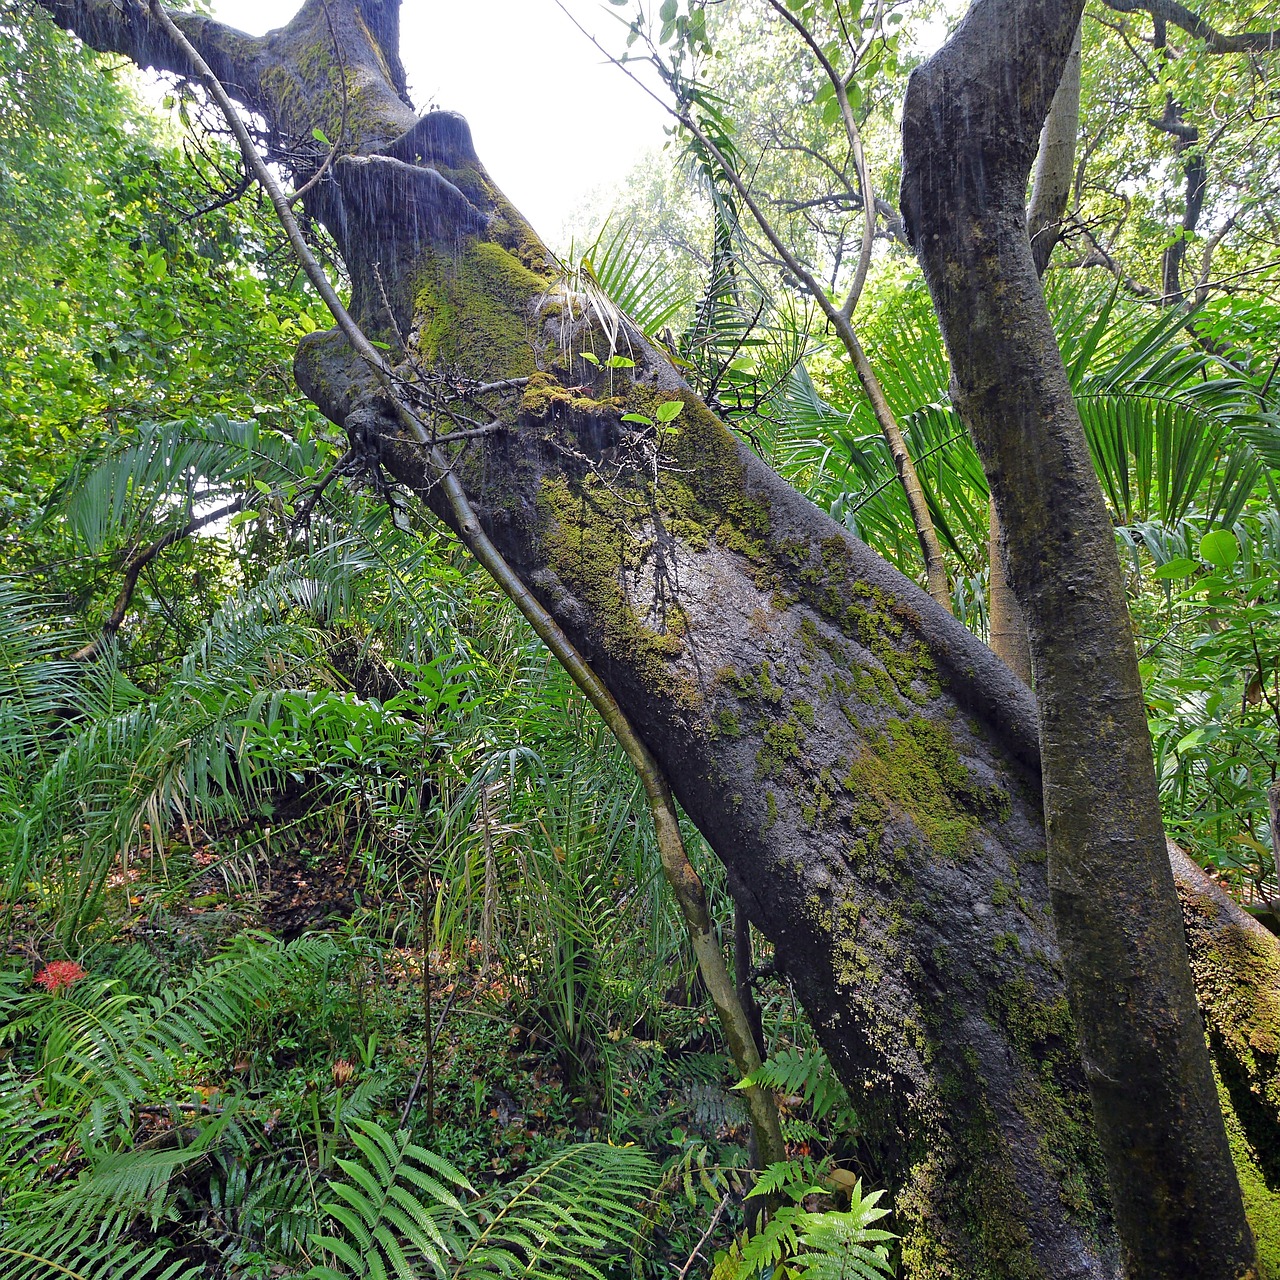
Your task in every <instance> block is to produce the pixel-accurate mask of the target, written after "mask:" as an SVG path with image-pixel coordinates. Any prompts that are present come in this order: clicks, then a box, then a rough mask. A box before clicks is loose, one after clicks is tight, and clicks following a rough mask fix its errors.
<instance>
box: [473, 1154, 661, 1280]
mask: <svg viewBox="0 0 1280 1280" xmlns="http://www.w3.org/2000/svg"><path fill="white" fill-rule="evenodd" d="M656 1185H657V1171H656V1168H655V1166H654V1164H653V1161H652V1160H651V1159H650V1158H649V1157H648V1155H646V1154H645V1153H644V1152H643V1151H640V1150H638V1149H637V1148H635V1147H614V1146H609V1145H606V1144H604V1143H595V1142H587V1143H581V1144H579V1145H577V1146H573V1147H570V1148H568V1149H567V1150H566V1151H563V1152H561V1153H560V1154H559V1155H556V1156H553V1157H552V1158H551V1159H549V1160H546V1161H544V1162H543V1163H542V1164H540V1165H538V1166H537V1167H536V1168H534V1169H532V1170H530V1171H529V1173H527V1174H526V1175H525V1176H524V1178H523V1179H522V1180H521V1181H520V1182H519V1183H518V1184H516V1186H515V1187H514V1189H512V1188H504V1189H503V1190H501V1191H498V1192H495V1193H493V1194H492V1195H490V1196H488V1197H486V1198H485V1199H483V1200H480V1201H479V1202H477V1203H476V1204H474V1205H472V1206H470V1208H469V1214H468V1220H469V1222H470V1223H473V1224H479V1223H483V1224H484V1225H483V1227H482V1228H481V1229H480V1231H479V1234H478V1235H477V1236H476V1238H475V1240H474V1241H473V1243H472V1244H471V1246H470V1247H469V1248H468V1249H467V1251H466V1253H465V1254H464V1255H463V1256H462V1257H461V1258H460V1259H459V1260H458V1263H457V1265H456V1266H455V1267H454V1268H453V1270H452V1273H451V1274H452V1277H453V1280H471V1278H473V1277H474V1278H478V1277H481V1276H492V1275H494V1274H495V1273H496V1274H498V1275H503V1276H509V1275H516V1274H519V1275H521V1276H525V1277H528V1278H529V1280H570V1278H571V1277H575V1276H581V1277H590V1278H591V1280H602V1270H601V1264H602V1263H603V1260H604V1259H605V1258H606V1257H608V1256H619V1255H622V1256H625V1255H626V1254H627V1253H629V1252H630V1251H632V1250H633V1248H634V1246H635V1243H636V1237H637V1236H638V1234H639V1232H640V1229H641V1227H642V1225H643V1222H644V1220H645V1218H644V1213H643V1205H644V1204H645V1203H646V1202H647V1201H648V1199H649V1198H650V1197H651V1196H652V1194H653V1192H654V1189H655V1187H656Z"/></svg>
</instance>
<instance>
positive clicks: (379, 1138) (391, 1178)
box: [307, 1120, 470, 1280]
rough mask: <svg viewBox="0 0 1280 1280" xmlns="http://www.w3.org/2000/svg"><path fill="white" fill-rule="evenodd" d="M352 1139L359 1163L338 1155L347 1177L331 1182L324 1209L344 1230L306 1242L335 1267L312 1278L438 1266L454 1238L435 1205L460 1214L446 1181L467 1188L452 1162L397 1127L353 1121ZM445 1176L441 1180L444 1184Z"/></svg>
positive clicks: (397, 1273)
mask: <svg viewBox="0 0 1280 1280" xmlns="http://www.w3.org/2000/svg"><path fill="white" fill-rule="evenodd" d="M351 1140H352V1141H353V1142H354V1143H355V1145H356V1147H357V1148H358V1150H359V1152H360V1154H361V1155H362V1156H363V1157H364V1159H363V1160H339V1161H338V1162H337V1163H338V1167H339V1168H340V1169H341V1170H342V1172H343V1173H345V1174H346V1175H347V1177H348V1178H349V1179H350V1181H349V1182H331V1183H330V1184H329V1189H330V1191H332V1192H333V1193H334V1195H335V1196H337V1197H338V1198H337V1199H335V1200H329V1201H327V1202H326V1203H325V1204H324V1206H323V1208H324V1210H325V1211H326V1212H327V1213H328V1214H329V1216H330V1217H331V1218H332V1219H333V1222H334V1224H335V1227H336V1228H337V1230H338V1231H340V1232H341V1234H337V1235H335V1234H323V1233H317V1234H314V1235H312V1237H311V1243H312V1245H313V1246H314V1247H316V1248H318V1249H324V1250H326V1251H327V1252H328V1253H330V1254H332V1255H333V1258H334V1260H335V1261H336V1262H337V1263H338V1266H331V1265H317V1266H314V1267H312V1269H311V1270H310V1271H308V1272H307V1276H308V1277H311V1278H312V1280H345V1278H346V1277H361V1278H362V1280H363V1277H370V1280H388V1277H392V1276H394V1277H399V1278H400V1280H413V1278H415V1277H417V1276H420V1275H425V1274H426V1271H425V1270H424V1269H423V1267H422V1265H421V1264H422V1263H426V1264H428V1266H429V1267H430V1268H431V1269H432V1270H443V1269H444V1267H445V1264H446V1259H447V1257H448V1256H449V1255H450V1254H452V1253H453V1252H455V1250H456V1247H457V1237H456V1236H446V1234H445V1231H444V1230H442V1224H441V1222H440V1220H439V1218H438V1216H437V1215H434V1214H433V1213H432V1211H431V1210H432V1208H439V1207H441V1206H443V1207H444V1208H446V1209H452V1210H454V1211H455V1212H458V1213H462V1212H464V1210H463V1206H462V1202H461V1201H460V1200H459V1199H458V1196H457V1194H456V1192H455V1191H453V1190H451V1189H450V1187H449V1186H448V1185H447V1184H450V1183H451V1184H452V1185H453V1186H454V1187H457V1188H459V1189H460V1190H463V1191H468V1190H470V1185H469V1184H468V1182H467V1181H466V1179H465V1178H464V1177H463V1176H462V1174H460V1173H459V1172H458V1171H457V1170H456V1169H455V1168H454V1167H453V1166H452V1165H451V1164H449V1163H448V1162H447V1161H445V1160H442V1159H441V1158H440V1157H439V1156H437V1155H434V1154H433V1153H432V1152H430V1151H428V1150H427V1149H426V1148H425V1147H420V1146H418V1145H416V1144H415V1143H413V1142H411V1141H410V1140H409V1134H408V1132H407V1131H406V1130H404V1129H401V1130H398V1131H397V1132H396V1133H394V1134H392V1133H389V1132H388V1131H387V1130H386V1129H384V1128H383V1127H382V1126H381V1125H380V1124H378V1123H376V1122H375V1121H372V1120H365V1121H358V1122H357V1123H356V1124H355V1125H354V1126H353V1129H352V1133H351ZM442 1179H443V1181H442Z"/></svg>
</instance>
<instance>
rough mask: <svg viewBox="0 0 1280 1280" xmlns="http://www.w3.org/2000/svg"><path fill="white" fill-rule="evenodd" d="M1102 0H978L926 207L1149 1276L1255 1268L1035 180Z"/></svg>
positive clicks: (955, 367)
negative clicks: (1016, 620)
mask: <svg viewBox="0 0 1280 1280" xmlns="http://www.w3.org/2000/svg"><path fill="white" fill-rule="evenodd" d="M1080 13H1081V5H1080V4H1078V3H1076V4H1058V3H1049V2H1048V0H977V3H975V4H974V6H973V7H972V8H971V9H970V11H969V13H968V15H967V16H966V17H965V19H964V21H963V23H962V24H961V26H960V28H959V30H958V31H957V32H956V34H955V36H953V37H952V39H951V40H950V41H949V42H948V43H947V45H946V46H944V48H943V49H942V50H941V51H940V52H939V53H938V54H937V55H935V56H934V57H933V58H931V59H930V60H929V61H928V62H927V63H925V64H924V66H922V67H921V68H919V69H917V71H916V72H914V73H913V75H912V77H911V80H910V82H909V84H908V88H907V98H906V104H905V108H904V116H903V140H904V144H903V150H904V165H903V185H902V201H903V212H904V214H905V220H906V225H907V230H908V235H909V236H910V238H911V241H912V244H913V245H914V246H915V248H916V251H917V253H918V255H919V257H920V260H921V263H922V265H923V267H924V271H925V277H926V280H927V282H928V284H929V288H930V292H931V293H932V295H933V299H934V304H935V306H936V308H937V311H938V314H939V318H940V321H941V325H942V331H943V336H944V339H945V340H946V344H947V349H948V352H949V354H950V357H951V366H952V383H953V397H954V400H955V403H956V407H957V409H958V410H959V412H960V414H961V416H962V417H963V418H964V420H965V422H966V423H967V424H968V426H969V428H970V430H971V432H972V433H973V435H974V438H975V442H976V444H977V447H978V450H979V452H980V453H981V455H982V458H983V463H984V466H985V468H986V471H987V474H988V478H989V480H990V482H991V488H992V495H993V497H994V499H995V502H996V507H997V509H998V511H999V516H1000V523H1001V525H1002V526H1003V532H1004V542H1005V547H1006V552H1007V560H1008V569H1009V576H1010V581H1011V584H1012V586H1013V589H1014V592H1015V594H1016V595H1017V597H1018V599H1019V602H1020V603H1021V605H1022V607H1023V611H1024V614H1025V616H1026V620H1027V625H1028V634H1029V640H1030V646H1031V656H1032V666H1033V672H1034V676H1035V680H1036V693H1037V699H1038V705H1039V712H1040V746H1041V759H1042V768H1043V778H1044V788H1045V816H1046V825H1047V831H1048V838H1049V841H1048V842H1049V866H1050V889H1051V894H1052V902H1053V915H1054V920H1055V924H1056V928H1057V934H1058V938H1059V940H1060V942H1061V945H1062V953H1063V959H1064V962H1065V967H1066V973H1067V978H1068V991H1069V994H1070V1000H1071V1007H1072V1010H1073V1013H1074V1015H1075V1022H1076V1026H1077V1028H1078V1031H1079V1033H1080V1040H1081V1047H1082V1050H1083V1061H1084V1064H1085V1070H1086V1074H1087V1076H1088V1080H1089V1089H1090V1094H1091V1096H1092V1099H1093V1107H1094V1113H1095V1117H1096V1121H1097V1129H1098V1134H1099V1137H1100V1140H1101V1143H1102V1148H1103V1152H1104V1154H1105V1157H1106V1162H1107V1171H1108V1178H1109V1182H1110V1185H1111V1190H1112V1199H1113V1203H1114V1206H1115V1212H1116V1222H1117V1227H1118V1231H1119V1236H1120V1240H1121V1242H1122V1248H1123V1253H1124V1259H1125V1269H1126V1274H1128V1275H1130V1276H1134V1277H1138V1276H1141V1277H1169V1280H1173V1278H1174V1277H1179V1276H1187V1275H1197V1276H1222V1277H1238V1276H1241V1275H1245V1274H1249V1273H1251V1270H1252V1268H1253V1265H1254V1257H1255V1252H1254V1247H1253V1241H1252V1238H1251V1236H1250V1233H1249V1228H1248V1226H1247V1224H1246V1222H1245V1217H1244V1210H1243V1206H1242V1202H1241V1198H1240V1190H1239V1186H1238V1183H1237V1180H1236V1176H1235V1173H1234V1170H1233V1168H1232V1164H1231V1155H1230V1151H1229V1148H1228V1144H1227V1138H1226V1133H1225V1130H1224V1127H1223V1121H1222V1116H1221V1112H1220V1110H1219V1106H1218V1101H1217V1095H1216V1090H1215V1088H1214V1083H1213V1077H1212V1072H1211V1068H1210V1063H1209V1057H1208V1053H1207V1050H1206V1047H1205V1041H1204V1035H1203V1028H1202V1025H1201V1022H1200V1018H1199V1016H1198V1014H1197V1011H1196V1002H1195V991H1194V987H1193V984H1192V979H1191V974H1190V970H1189V968H1188V965H1187V956H1186V945H1185V940H1184V936H1183V931H1182V928H1181V918H1180V914H1179V910H1178V899H1177V896H1176V892H1175V889H1174V883H1173V879H1172V875H1171V872H1170V869H1169V860H1168V856H1167V853H1166V850H1165V844H1164V833H1163V830H1162V827H1161V821H1160V810H1159V803H1158V798H1157V794H1156V785H1155V776H1154V770H1153V767H1152V757H1151V744H1150V739H1149V736H1148V731H1147V724H1146V716H1145V708H1144V704H1143V698H1142V685H1141V681H1140V679H1139V676H1138V669H1137V660H1136V656H1135V653H1134V647H1133V639H1132V632H1131V629H1130V624H1129V617H1128V610H1127V608H1126V605H1125V601H1124V593H1123V586H1122V582H1121V577H1120V569H1119V563H1118V560H1117V557H1116V552H1115V546H1114V539H1113V535H1112V531H1111V525H1110V521H1109V520H1108V518H1107V514H1106V509H1105V507H1104V505H1103V501H1102V495H1101V493H1100V491H1099V488H1098V484H1097V480H1096V478H1095V476H1094V471H1093V466H1092V463H1091V461H1090V457H1089V452H1088V448H1087V445H1086V443H1085V438H1084V433H1083V430H1082V429H1081V426H1080V421H1079V417H1078V415H1077V413H1076V409H1075V403H1074V399H1073V397H1072V394H1071V388H1070V386H1069V384H1068V382H1067V378H1066V371H1065V369H1064V367H1063V364H1062V360H1061V357H1060V355H1059V353H1058V347H1057V342H1056V339H1055V336H1054V332H1053V327H1052V324H1051V323H1050V320H1049V315H1048V312H1047V310H1046V308H1045V305H1044V296H1043V293H1042V292H1041V289H1040V284H1039V279H1038V276H1037V273H1036V268H1035V262H1034V260H1033V257H1032V252H1031V245H1030V242H1029V240H1028V237H1027V225H1026V214H1025V211H1024V203H1023V202H1024V199H1025V193H1026V184H1027V177H1028V174H1029V171H1030V167H1031V162H1032V159H1033V157H1034V155H1035V150H1036V138H1037V135H1038V134H1039V132H1040V128H1041V125H1042V123H1043V120H1044V117H1045V114H1046V111H1047V109H1048V105H1049V100H1050V97H1051V96H1052V91H1053V89H1054V88H1055V87H1056V85H1057V84H1058V82H1059V79H1060V76H1061V70H1062V65H1063V61H1064V60H1065V58H1066V56H1067V53H1068V50H1069V48H1070V46H1071V42H1072V39H1073V37H1074V34H1075V31H1076V27H1077V25H1078V23H1079V20H1080Z"/></svg>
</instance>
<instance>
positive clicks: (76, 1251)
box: [0, 1232, 203, 1280]
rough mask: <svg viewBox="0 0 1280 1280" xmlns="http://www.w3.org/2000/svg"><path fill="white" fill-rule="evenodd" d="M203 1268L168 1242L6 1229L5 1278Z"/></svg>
mask: <svg viewBox="0 0 1280 1280" xmlns="http://www.w3.org/2000/svg"><path fill="white" fill-rule="evenodd" d="M35 1234H36V1233H30V1236H35ZM202 1273H203V1269H197V1268H195V1267H192V1266H190V1265H189V1264H188V1263H186V1262H185V1261H184V1260H183V1259H182V1258H175V1256H174V1254H173V1251H172V1249H170V1248H169V1247H168V1246H167V1245H163V1244H161V1245H153V1246H150V1247H142V1248H139V1246H138V1244H137V1242H136V1241H132V1240H125V1241H117V1242H115V1243H113V1244H111V1245H105V1246H104V1245H101V1244H93V1243H87V1242H85V1241H83V1240H80V1239H76V1238H74V1237H73V1236H71V1235H70V1234H67V1233H63V1234H62V1235H53V1236H50V1235H47V1234H44V1233H43V1232H42V1233H40V1234H39V1235H38V1238H30V1237H29V1236H25V1235H22V1234H19V1233H16V1232H7V1233H5V1234H4V1235H0V1280H201V1277H202Z"/></svg>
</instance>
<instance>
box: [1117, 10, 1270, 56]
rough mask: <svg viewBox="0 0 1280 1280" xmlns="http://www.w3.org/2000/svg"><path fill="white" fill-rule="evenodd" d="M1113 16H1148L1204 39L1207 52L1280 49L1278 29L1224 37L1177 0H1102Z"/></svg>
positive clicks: (1245, 32)
mask: <svg viewBox="0 0 1280 1280" xmlns="http://www.w3.org/2000/svg"><path fill="white" fill-rule="evenodd" d="M1103 3H1104V4H1105V5H1106V6H1107V8H1108V9H1113V10H1114V11H1115V12H1116V13H1140V12H1146V13H1149V14H1150V15H1151V16H1152V18H1154V19H1155V20H1156V21H1157V22H1171V23H1173V25H1174V26H1175V27H1181V28H1182V30H1183V31H1185V32H1186V33H1187V34H1188V35H1191V36H1195V37H1196V39H1197V40H1203V41H1204V42H1205V45H1206V47H1207V48H1208V50H1209V52H1210V53H1273V52H1275V51H1276V50H1277V49H1280V30H1278V31H1242V32H1239V33H1237V34H1235V35H1224V34H1223V33H1222V32H1221V31H1219V30H1218V29H1217V28H1216V27H1213V26H1211V25H1210V24H1209V23H1208V22H1206V21H1205V20H1204V19H1203V18H1202V17H1200V16H1199V15H1198V14H1195V13H1192V11H1191V10H1190V9H1188V8H1187V7H1186V6H1185V5H1181V4H1178V3H1177V0H1103Z"/></svg>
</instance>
